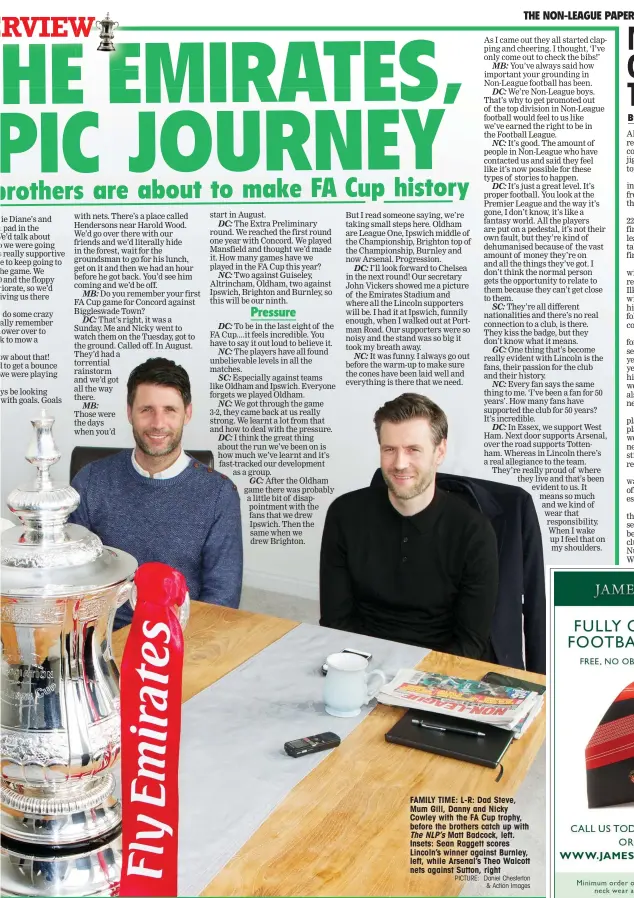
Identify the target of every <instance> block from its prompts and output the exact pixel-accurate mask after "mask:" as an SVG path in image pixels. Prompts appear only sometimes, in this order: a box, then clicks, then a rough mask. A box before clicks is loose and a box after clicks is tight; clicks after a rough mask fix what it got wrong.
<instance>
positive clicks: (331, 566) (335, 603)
mask: <svg viewBox="0 0 634 898" xmlns="http://www.w3.org/2000/svg"><path fill="white" fill-rule="evenodd" d="M319 609H320V619H319V623H320V624H321V626H322V627H333V628H334V629H335V630H350V631H352V632H355V613H354V593H353V589H352V578H351V576H350V571H349V569H348V555H347V551H346V544H345V539H344V537H343V533H342V531H341V524H340V521H339V517H338V514H337V510H336V508H333V506H332V505H331V506H330V508H329V509H328V513H327V514H326V521H325V523H324V532H323V535H322V538H321V555H320V562H319Z"/></svg>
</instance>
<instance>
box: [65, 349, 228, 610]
mask: <svg viewBox="0 0 634 898" xmlns="http://www.w3.org/2000/svg"><path fill="white" fill-rule="evenodd" d="M191 415H192V405H191V388H190V384H189V377H188V375H187V372H186V371H185V369H184V368H182V367H181V366H180V365H176V364H175V363H174V362H171V361H169V360H168V359H161V358H154V359H148V360H147V362H144V363H143V364H142V365H139V366H138V367H137V368H135V369H134V371H133V372H132V373H131V374H130V377H129V379H128V420H129V422H130V424H131V425H132V434H133V436H134V441H135V443H136V447H135V449H134V450H127V449H126V450H124V451H123V452H118V453H116V454H115V455H110V456H108V457H107V458H104V459H101V460H100V461H96V462H92V464H89V465H86V466H85V467H83V468H82V469H81V471H79V473H78V474H77V475H76V477H75V478H74V479H73V486H74V487H75V489H76V490H77V492H78V493H79V495H80V497H81V502H80V505H79V507H78V508H77V510H76V511H75V512H74V513H73V514H72V515H71V516H70V518H69V520H70V521H72V522H74V523H76V524H83V525H84V526H85V527H88V529H89V530H92V531H93V532H94V533H96V534H97V535H98V536H99V537H100V538H101V540H102V542H103V543H104V544H105V545H107V546H113V547H115V548H117V549H123V550H124V551H125V552H129V553H130V554H131V555H134V557H135V558H136V559H137V561H138V562H139V564H143V563H144V562H146V561H162V562H164V563H165V564H169V565H171V566H172V567H174V568H176V569H177V570H179V571H180V572H181V573H182V574H183V575H184V576H185V579H186V580H187V586H188V589H189V595H190V598H191V599H194V600H195V599H198V600H199V601H202V602H210V603H213V604H216V605H228V606H230V607H232V608H237V607H238V605H239V602H240V592H241V587H242V529H241V524H240V500H239V498H238V493H237V490H236V487H235V486H234V485H233V483H232V482H231V481H230V480H228V479H227V478H226V477H225V476H224V475H222V474H219V473H218V472H217V471H213V470H211V469H210V468H206V467H205V466H204V465H201V464H200V463H199V462H197V461H194V459H192V458H190V457H189V456H188V455H186V454H185V453H184V452H183V449H182V447H181V440H182V436H183V427H184V425H185V424H187V423H188V421H189V420H190V418H191ZM131 620H132V609H131V607H130V605H129V604H127V603H126V604H125V605H124V606H123V607H122V608H120V609H119V611H118V612H117V616H116V618H115V628H118V627H122V626H124V625H125V624H129V623H130V621H131Z"/></svg>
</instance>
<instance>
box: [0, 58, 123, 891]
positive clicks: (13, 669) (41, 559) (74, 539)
mask: <svg viewBox="0 0 634 898" xmlns="http://www.w3.org/2000/svg"><path fill="white" fill-rule="evenodd" d="M104 49H105V48H104ZM53 420H54V419H53V418H52V417H47V416H46V414H45V413H44V412H43V413H42V415H41V416H40V417H39V418H36V419H34V420H33V421H32V424H33V428H34V434H33V439H32V442H31V444H30V446H29V449H28V452H27V456H26V458H27V460H28V461H29V462H31V464H33V465H35V467H36V468H37V476H36V477H35V482H34V483H33V484H32V485H30V486H25V487H21V488H18V489H16V490H14V491H13V492H12V493H11V494H10V496H9V499H8V503H7V504H8V506H9V509H10V510H11V511H12V512H13V513H14V514H16V515H17V516H18V517H19V518H20V520H21V522H22V526H17V527H13V528H11V529H8V530H5V531H4V532H3V533H2V554H1V560H2V583H1V604H0V611H1V620H2V687H1V710H2V735H1V752H2V782H1V787H0V788H1V802H2V808H1V821H2V825H1V832H2V842H1V846H2V847H1V853H2V859H1V868H2V891H3V893H4V894H8V895H41V896H53V895H54V896H71V895H72V896H76V895H85V896H92V895H113V894H117V890H118V885H119V878H120V874H121V870H120V867H121V838H120V833H121V808H120V803H119V801H118V800H117V799H116V798H115V796H114V794H113V792H114V787H115V780H114V776H113V775H112V769H113V767H114V766H115V764H117V763H118V760H119V753H120V745H121V737H120V717H119V684H118V681H119V674H118V671H117V667H116V665H115V662H114V659H113V656H112V652H111V646H110V637H111V633H112V624H113V620H114V615H115V612H116V609H117V608H118V607H119V606H120V605H122V604H123V603H124V602H125V601H126V600H127V599H133V598H134V596H133V593H134V588H135V587H134V584H133V582H132V578H133V576H134V573H135V570H136V567H137V563H136V560H135V559H134V558H133V557H132V556H131V555H128V554H127V553H126V552H121V551H119V550H117V549H111V548H108V547H107V546H104V545H102V543H101V540H100V539H99V538H98V537H97V536H95V535H94V534H93V533H90V531H88V530H87V529H86V528H85V527H80V526H79V525H77V524H67V523H66V519H67V517H68V515H69V514H70V513H71V512H72V511H73V510H74V509H75V508H77V506H78V504H79V495H78V494H77V492H76V491H75V490H74V489H73V488H72V487H70V486H67V485H65V484H63V483H56V482H53V481H52V480H51V477H50V474H49V467H50V466H51V465H53V464H54V463H55V462H57V461H58V460H59V458H60V454H59V452H58V451H57V448H56V445H55V441H54V439H53V436H52V433H51V428H52V425H53Z"/></svg>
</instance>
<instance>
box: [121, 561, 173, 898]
mask: <svg viewBox="0 0 634 898" xmlns="http://www.w3.org/2000/svg"><path fill="white" fill-rule="evenodd" d="M134 580H135V584H136V588H137V598H136V607H135V610H134V616H133V618H132V626H131V628H130V633H129V635H128V641H127V643H126V647H125V651H124V653H123V661H122V664H121V780H122V793H123V794H122V806H123V866H122V871H121V890H120V894H121V895H122V896H146V895H147V896H162V895H176V894H177V891H176V890H177V870H178V756H179V750H180V734H181V686H182V680H183V631H182V629H181V625H180V623H179V620H178V617H177V616H176V613H175V610H174V609H175V608H176V607H178V606H180V605H182V604H183V602H184V601H185V597H186V594H187V584H186V582H185V578H184V577H183V575H182V574H181V573H179V572H178V571H175V570H174V569H173V568H171V567H169V565H167V564H160V563H158V562H150V563H148V564H143V565H141V567H140V568H139V570H138V571H137V574H136V577H135V578H134Z"/></svg>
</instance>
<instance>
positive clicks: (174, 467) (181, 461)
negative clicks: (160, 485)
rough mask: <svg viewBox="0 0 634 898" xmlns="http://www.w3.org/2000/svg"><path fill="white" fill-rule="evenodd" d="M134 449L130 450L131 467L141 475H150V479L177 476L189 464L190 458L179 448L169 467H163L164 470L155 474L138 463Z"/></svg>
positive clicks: (164, 478)
mask: <svg viewBox="0 0 634 898" xmlns="http://www.w3.org/2000/svg"><path fill="white" fill-rule="evenodd" d="M134 453H135V450H134V449H133V450H132V467H133V468H134V470H135V471H136V472H137V474H140V475H141V477H150V478H152V480H168V479H169V478H170V477H178V475H179V474H182V473H183V471H184V470H185V468H186V467H187V466H188V465H189V462H190V458H189V455H187V454H186V453H185V452H183V450H182V449H181V453H180V455H179V456H178V458H177V459H176V461H174V462H172V464H171V465H170V466H169V468H165V470H164V471H159V472H158V473H157V474H150V473H149V472H148V471H146V470H145V469H144V468H142V467H141V465H140V464H139V463H138V461H137V460H136V458H135V457H134Z"/></svg>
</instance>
